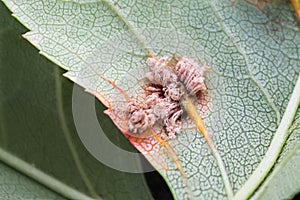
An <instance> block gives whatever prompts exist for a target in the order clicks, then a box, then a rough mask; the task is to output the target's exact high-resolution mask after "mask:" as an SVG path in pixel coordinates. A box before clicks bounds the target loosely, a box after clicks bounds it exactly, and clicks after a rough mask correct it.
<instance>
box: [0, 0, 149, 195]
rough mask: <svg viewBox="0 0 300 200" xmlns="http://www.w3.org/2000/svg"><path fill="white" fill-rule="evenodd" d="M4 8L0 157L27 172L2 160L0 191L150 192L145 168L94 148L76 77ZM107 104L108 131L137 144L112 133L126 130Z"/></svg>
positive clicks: (0, 33)
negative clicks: (98, 154) (82, 130)
mask: <svg viewBox="0 0 300 200" xmlns="http://www.w3.org/2000/svg"><path fill="white" fill-rule="evenodd" d="M0 16H1V17H0V27H1V31H0V160H1V161H3V162H5V163H6V164H7V165H9V166H11V167H13V168H15V169H16V170H17V171H19V172H21V173H23V174H25V175H26V176H28V177H27V178H26V176H24V175H21V174H20V173H19V172H15V170H11V169H9V168H8V167H4V166H3V167H2V165H1V170H0V177H1V180H0V185H1V187H0V197H1V199H3V198H6V199H17V198H18V199H64V198H63V197H62V196H64V197H66V198H67V199H78V200H83V199H92V197H95V198H96V197H97V196H98V199H152V197H151V194H150V192H149V190H148V188H147V185H146V183H145V180H144V177H143V174H129V173H125V172H119V171H116V170H113V169H111V168H109V167H107V166H105V165H103V164H101V163H100V162H99V161H98V160H96V159H95V158H94V157H92V156H91V155H90V153H89V152H88V151H87V150H86V148H85V147H84V146H83V144H82V142H81V141H80V139H79V137H78V135H77V132H76V129H75V126H74V119H73V117H72V90H73V84H72V83H71V82H70V81H69V80H67V79H65V78H64V77H62V73H64V70H61V69H59V68H58V67H57V66H56V65H54V64H53V63H51V62H50V61H48V60H47V59H45V58H44V57H43V56H41V55H39V54H38V51H37V50H36V49H35V48H34V47H32V45H31V44H29V43H28V42H27V41H26V40H24V39H23V38H22V37H21V34H23V33H25V32H26V31H28V30H27V29H25V28H24V27H23V26H21V25H20V23H18V22H17V21H16V20H15V19H14V18H12V17H11V13H10V12H9V11H8V10H7V8H6V7H5V6H4V4H3V3H0ZM62 91H63V92H62ZM81 92H82V93H84V92H83V90H82V89H81ZM83 95H84V96H90V95H89V94H87V93H84V94H83ZM96 106H97V109H98V110H102V111H103V109H104V107H103V106H102V105H101V104H99V103H97V104H96ZM102 111H100V112H99V113H98V117H99V118H101V122H102V123H103V124H105V126H103V129H104V130H106V132H107V134H108V135H110V137H112V138H113V140H114V142H115V143H116V144H119V145H120V146H122V147H123V148H125V149H126V148H127V149H128V148H129V149H130V150H134V148H132V147H131V145H130V144H129V143H128V141H127V140H126V138H124V137H119V138H117V139H116V137H114V136H115V135H120V136H121V134H120V133H119V132H118V131H117V130H116V129H113V128H112V127H114V125H113V124H112V123H111V122H110V121H109V118H108V117H106V116H105V115H104V114H103V112H102ZM108 130H113V131H108ZM130 147H131V148H130ZM115 159H118V157H115ZM1 163H2V162H1ZM135 164H136V165H137V166H139V165H140V160H135ZM35 181H37V182H38V183H35ZM40 184H41V185H44V187H43V186H40ZM46 188H48V189H46ZM49 189H52V190H54V191H55V192H57V193H60V194H61V195H62V196H60V195H57V194H56V193H55V192H52V191H51V190H49ZM70 191H71V192H70Z"/></svg>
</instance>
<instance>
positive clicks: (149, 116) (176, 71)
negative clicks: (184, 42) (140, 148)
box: [127, 56, 208, 139]
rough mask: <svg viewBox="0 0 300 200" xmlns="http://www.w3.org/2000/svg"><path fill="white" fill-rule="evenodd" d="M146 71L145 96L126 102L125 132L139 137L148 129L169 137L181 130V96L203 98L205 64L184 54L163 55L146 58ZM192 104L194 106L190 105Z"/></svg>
mask: <svg viewBox="0 0 300 200" xmlns="http://www.w3.org/2000/svg"><path fill="white" fill-rule="evenodd" d="M147 65H148V67H149V72H147V73H146V79H147V81H146V83H145V84H144V85H143V86H142V87H143V89H144V91H145V98H143V99H141V100H139V101H137V100H131V101H130V102H128V108H127V115H128V116H127V118H128V133H130V135H132V136H136V137H140V135H144V136H145V135H146V136H149V135H151V134H144V133H145V132H147V131H149V129H152V130H153V131H154V132H156V133H160V136H161V137H162V138H163V139H172V138H174V137H175V136H176V134H177V133H179V132H180V131H181V128H182V119H183V113H184V112H186V109H184V105H185V103H184V101H185V99H190V97H191V98H192V99H193V100H194V102H192V103H193V104H195V105H197V103H199V102H203V99H204V97H205V96H206V93H207V88H206V85H205V83H204V80H205V77H204V76H205V72H206V71H207V69H208V68H207V67H205V66H204V65H202V64H201V63H198V62H195V61H194V60H192V59H189V58H187V57H181V58H179V59H175V58H169V57H167V56H164V57H161V58H157V57H155V56H150V57H149V58H148V59H147ZM194 108H195V107H194Z"/></svg>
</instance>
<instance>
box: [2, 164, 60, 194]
mask: <svg viewBox="0 0 300 200" xmlns="http://www.w3.org/2000/svg"><path fill="white" fill-rule="evenodd" d="M0 171H1V173H0V188H1V190H0V196H1V199H3V200H10V199H24V198H25V199H52V200H63V199H64V198H62V197H61V196H59V195H57V194H56V193H54V192H52V191H50V190H49V189H47V188H45V187H43V186H41V185H40V184H38V183H37V182H35V181H33V180H32V179H29V178H28V177H26V176H24V175H22V174H20V173H18V172H17V171H15V170H13V169H12V168H10V167H8V166H6V165H5V164H3V163H0Z"/></svg>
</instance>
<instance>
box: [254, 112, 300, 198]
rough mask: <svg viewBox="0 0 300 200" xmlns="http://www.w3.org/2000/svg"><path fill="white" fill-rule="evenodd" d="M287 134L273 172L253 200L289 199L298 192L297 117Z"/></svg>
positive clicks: (298, 123) (299, 122) (299, 130)
mask: <svg viewBox="0 0 300 200" xmlns="http://www.w3.org/2000/svg"><path fill="white" fill-rule="evenodd" d="M298 111H299V110H298ZM298 113H299V112H298ZM289 132H290V136H289V139H288V140H287V142H286V144H285V146H284V149H283V151H282V154H281V155H280V157H279V159H278V161H277V163H276V166H275V168H274V170H273V171H272V173H271V174H270V175H269V177H268V178H267V179H266V180H265V181H264V183H263V185H262V186H261V187H260V188H259V190H258V191H257V192H256V193H255V195H254V198H253V199H291V198H292V197H293V196H294V195H295V194H297V193H298V192H299V191H300V187H299V186H300V183H299V169H300V162H299V156H300V155H299V152H300V151H299V149H300V142H299V136H300V134H299V133H300V118H299V115H298V117H297V119H295V121H294V124H293V125H292V126H291V128H290V131H289Z"/></svg>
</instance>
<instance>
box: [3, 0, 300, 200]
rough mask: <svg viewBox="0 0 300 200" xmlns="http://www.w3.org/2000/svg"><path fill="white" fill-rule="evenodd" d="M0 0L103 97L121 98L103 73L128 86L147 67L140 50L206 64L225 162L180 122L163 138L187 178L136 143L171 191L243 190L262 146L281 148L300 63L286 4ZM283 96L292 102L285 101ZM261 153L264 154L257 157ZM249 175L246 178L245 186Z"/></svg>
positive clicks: (107, 100) (208, 195) (202, 194)
mask: <svg viewBox="0 0 300 200" xmlns="http://www.w3.org/2000/svg"><path fill="white" fill-rule="evenodd" d="M5 3H6V4H7V6H8V7H9V8H10V9H11V10H12V11H13V13H14V16H16V17H17V18H18V19H19V20H20V21H21V22H22V23H23V24H24V25H25V26H26V27H27V28H28V29H29V30H30V31H29V32H28V33H26V34H25V36H24V37H26V38H27V39H28V40H29V41H30V42H31V43H32V44H33V45H35V46H36V47H37V48H38V49H39V50H40V52H41V54H43V55H45V56H46V57H48V58H49V59H51V60H52V61H54V62H55V63H57V64H58V65H60V66H61V67H63V68H64V69H67V70H68V72H67V74H66V76H67V77H68V78H70V79H71V80H73V81H74V82H76V83H78V84H79V85H81V86H82V87H84V88H87V89H89V90H90V91H95V92H98V93H99V94H101V97H102V102H103V103H104V104H105V105H106V106H109V105H110V104H113V105H117V104H118V102H119V101H120V100H123V101H124V102H125V99H124V96H123V94H121V93H120V91H118V90H116V88H115V87H113V86H112V84H111V83H109V82H107V81H104V79H103V77H105V78H106V79H108V80H110V81H113V82H114V83H115V84H116V85H117V86H118V87H120V88H121V89H122V90H124V91H125V92H126V93H127V94H128V95H129V96H134V95H135V94H136V93H137V92H138V91H141V88H140V80H142V79H143V78H144V77H145V73H146V72H147V70H148V69H147V66H146V63H145V61H146V59H147V57H148V50H150V51H151V52H154V53H155V54H156V55H158V56H163V55H169V56H172V55H174V54H175V55H176V56H179V57H180V56H184V55H185V56H188V57H190V58H194V59H197V60H199V61H201V62H204V63H206V64H207V65H208V66H210V67H211V69H212V70H211V72H210V73H209V74H208V77H207V86H208V88H209V96H210V113H209V115H208V116H206V118H205V124H206V126H207V128H208V130H209V132H210V133H211V134H212V136H213V140H214V143H215V144H216V147H217V150H218V152H219V154H220V156H221V158H222V160H223V163H224V164H223V165H222V166H220V162H216V159H215V158H214V157H213V156H212V154H211V152H210V150H209V149H208V147H207V144H206V143H205V141H204V139H203V138H202V136H201V134H200V133H199V132H198V131H196V130H183V131H182V132H181V133H180V134H178V136H177V138H176V139H174V140H170V141H168V144H169V145H170V147H171V148H172V149H174V151H175V154H176V159H177V158H178V160H179V162H180V164H181V165H182V166H183V171H184V173H185V174H186V176H187V178H186V179H185V178H184V176H183V175H182V173H181V172H180V170H178V165H176V163H175V162H174V160H176V159H174V157H173V158H172V156H170V153H168V152H170V151H167V148H163V147H162V146H161V145H159V144H158V143H157V141H156V146H155V145H150V147H149V146H146V147H145V146H142V145H140V144H138V143H136V144H135V146H136V147H137V148H138V149H139V150H141V151H143V149H146V150H147V152H150V154H146V155H145V156H146V157H147V158H148V159H149V160H150V161H151V163H152V164H153V165H154V166H155V167H156V168H157V169H159V170H160V172H161V173H162V174H163V175H164V177H165V178H166V180H167V181H168V182H169V184H170V186H171V190H172V191H173V193H174V195H175V197H176V198H178V199H182V198H187V197H188V196H190V197H191V198H196V199H212V198H215V199H226V198H227V197H228V191H227V192H226V190H225V188H228V187H230V188H231V189H232V190H233V192H234V193H235V194H237V195H238V196H237V197H241V198H246V197H248V196H249V195H251V194H252V192H253V191H254V190H255V189H256V188H257V187H258V186H259V185H260V183H261V181H262V179H263V177H264V176H265V175H266V174H267V173H268V171H265V172H264V173H263V174H260V173H259V172H257V171H255V170H256V168H257V167H258V166H259V167H260V168H264V169H269V168H271V166H272V163H273V162H275V160H276V158H277V156H278V155H277V154H276V153H272V152H270V151H271V150H272V151H273V150H275V151H274V152H278V153H279V152H280V151H281V147H282V145H283V143H284V142H285V138H286V136H287V135H288V128H289V123H291V122H292V120H293V117H294V115H290V116H287V118H285V119H287V121H286V122H285V121H281V119H282V117H283V115H284V113H288V112H291V113H293V112H295V111H296V109H297V107H298V103H297V102H299V101H298V99H297V98H296V97H295V98H296V99H293V98H291V94H292V92H293V90H294V86H295V85H296V82H297V79H298V76H299V71H300V64H299V63H300V62H299V61H300V51H299V49H300V46H299V45H300V31H299V26H298V25H297V21H296V20H295V18H294V15H293V12H292V9H291V7H290V6H289V5H288V4H283V3H282V4H279V5H278V6H277V7H274V8H270V7H268V6H267V7H266V9H265V10H264V12H262V11H260V10H257V9H256V8H255V7H253V6H251V5H249V4H247V3H245V2H239V3H238V4H237V5H235V6H233V5H232V4H231V2H229V1H221V0H220V1H217V0H215V1H213V0H212V1H203V2H201V3H198V2H197V1H170V2H168V1H142V2H136V1H118V2H115V3H114V2H111V1H45V2H44V1H36V0H32V1H25V2H24V1H18V0H16V1H11V0H6V1H5ZM294 91H295V92H294V93H297V92H298V93H299V88H298V87H296V89H295V90H294ZM290 98H291V99H290ZM288 102H294V104H293V106H291V107H289V108H288V110H286V108H287V105H288ZM289 109H291V110H289ZM278 127H279V128H280V127H282V128H280V129H278ZM280 134H282V135H283V137H281V136H280ZM273 138H280V140H277V139H274V140H272V139H273ZM147 147H149V148H150V149H147ZM151 148H152V149H151ZM268 150H269V153H267V152H268ZM266 153H267V155H268V156H267V159H271V161H272V162H266V160H263V158H264V156H265V155H266ZM262 161H264V162H262ZM260 163H262V164H261V165H259V164H260ZM265 163H266V164H265ZM264 165H265V166H264ZM222 168H224V169H225V171H226V175H227V177H228V180H224V176H223V178H222V176H221V171H222V170H221V171H220V169H222ZM260 168H258V169H260ZM249 180H250V182H251V188H247V187H245V183H247V181H249ZM227 182H229V184H227ZM252 183H253V184H252ZM246 185H247V184H246ZM239 195H241V196H239Z"/></svg>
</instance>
